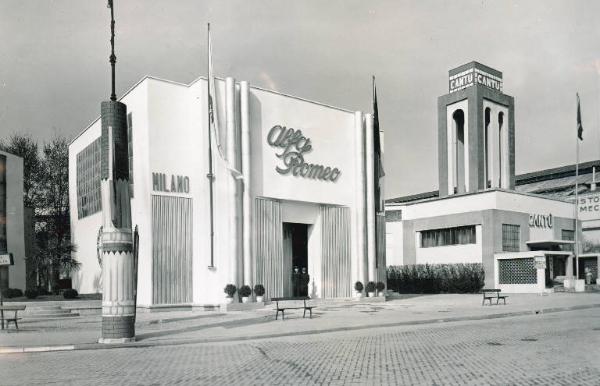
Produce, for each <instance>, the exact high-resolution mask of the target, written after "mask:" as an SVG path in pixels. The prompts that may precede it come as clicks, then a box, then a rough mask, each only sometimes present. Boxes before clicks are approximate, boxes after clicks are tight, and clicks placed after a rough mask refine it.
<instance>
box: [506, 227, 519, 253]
mask: <svg viewBox="0 0 600 386" xmlns="http://www.w3.org/2000/svg"><path fill="white" fill-rule="evenodd" d="M520 228H521V227H520V226H518V225H511V224H502V250H503V251H505V252H519V244H520V237H519V233H520Z"/></svg>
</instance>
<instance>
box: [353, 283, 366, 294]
mask: <svg viewBox="0 0 600 386" xmlns="http://www.w3.org/2000/svg"><path fill="white" fill-rule="evenodd" d="M364 288H365V286H363V283H362V282H360V281H357V282H356V283H354V289H355V290H356V291H358V292H362V290H363V289H364Z"/></svg>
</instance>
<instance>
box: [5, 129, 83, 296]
mask: <svg viewBox="0 0 600 386" xmlns="http://www.w3.org/2000/svg"><path fill="white" fill-rule="evenodd" d="M0 149H1V150H4V151H7V152H9V153H12V154H15V155H18V156H20V157H22V158H23V169H24V170H23V180H24V181H23V190H24V195H23V196H24V197H23V203H24V205H25V207H28V208H33V210H34V220H33V221H34V228H35V245H34V247H33V248H32V251H31V252H29V256H27V259H28V265H31V266H32V267H33V276H34V277H36V285H37V287H39V288H42V287H45V288H48V289H49V290H51V291H54V290H55V289H56V285H57V282H58V279H59V278H60V274H61V273H65V274H69V273H70V272H71V271H73V270H76V269H78V268H79V265H80V263H79V262H78V261H77V260H75V259H73V258H72V257H71V256H72V255H71V252H73V251H74V246H73V245H72V244H71V229H70V217H69V142H68V141H67V139H66V138H64V137H60V136H57V137H54V138H53V139H52V140H51V141H50V142H48V143H45V144H44V145H43V149H42V153H41V154H40V152H39V146H38V143H37V142H36V141H35V140H34V139H33V138H32V137H31V136H30V135H22V134H13V135H12V136H11V137H9V138H8V140H6V141H0Z"/></svg>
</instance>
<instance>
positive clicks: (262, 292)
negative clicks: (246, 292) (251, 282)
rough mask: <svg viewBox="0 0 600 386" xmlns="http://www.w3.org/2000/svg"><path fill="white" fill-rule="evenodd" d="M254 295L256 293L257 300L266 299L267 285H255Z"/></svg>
mask: <svg viewBox="0 0 600 386" xmlns="http://www.w3.org/2000/svg"><path fill="white" fill-rule="evenodd" d="M254 295H256V301H257V302H259V303H261V302H262V301H263V299H264V298H263V296H264V295H265V287H264V286H263V285H262V284H257V285H255V286H254Z"/></svg>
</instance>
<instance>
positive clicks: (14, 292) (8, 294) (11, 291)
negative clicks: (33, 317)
mask: <svg viewBox="0 0 600 386" xmlns="http://www.w3.org/2000/svg"><path fill="white" fill-rule="evenodd" d="M2 296H3V297H5V298H9V299H10V298H20V297H21V296H23V291H21V290H20V289H18V288H6V289H5V290H4V291H2Z"/></svg>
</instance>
